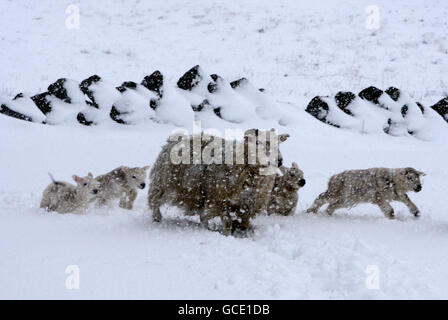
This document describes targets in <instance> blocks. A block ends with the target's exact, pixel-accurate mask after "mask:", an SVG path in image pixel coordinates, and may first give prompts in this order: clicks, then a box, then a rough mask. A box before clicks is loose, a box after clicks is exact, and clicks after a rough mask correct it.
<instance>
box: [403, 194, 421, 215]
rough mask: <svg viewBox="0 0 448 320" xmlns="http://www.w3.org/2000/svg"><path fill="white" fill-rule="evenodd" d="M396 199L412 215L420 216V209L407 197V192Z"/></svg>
mask: <svg viewBox="0 0 448 320" xmlns="http://www.w3.org/2000/svg"><path fill="white" fill-rule="evenodd" d="M398 201H401V202H403V203H404V204H405V205H406V206H407V207H408V209H409V211H410V212H411V213H412V214H413V215H414V216H416V217H418V216H420V210H418V208H417V206H416V205H415V204H414V203H413V202H412V201H411V199H409V197H408V195H407V194H404V195H402V196H400V197H399V198H398Z"/></svg>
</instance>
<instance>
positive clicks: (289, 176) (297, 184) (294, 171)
mask: <svg viewBox="0 0 448 320" xmlns="http://www.w3.org/2000/svg"><path fill="white" fill-rule="evenodd" d="M280 171H281V172H282V174H283V175H282V176H281V177H280V179H281V180H282V182H283V185H284V187H285V188H287V189H289V190H294V191H295V190H298V189H300V188H302V187H303V186H304V185H305V183H306V180H305V178H304V177H303V171H302V170H300V169H299V166H298V165H297V163H295V162H293V163H292V167H291V168H286V167H285V166H281V167H280Z"/></svg>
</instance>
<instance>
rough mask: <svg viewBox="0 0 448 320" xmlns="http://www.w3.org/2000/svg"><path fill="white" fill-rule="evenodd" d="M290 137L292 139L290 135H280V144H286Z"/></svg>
mask: <svg viewBox="0 0 448 320" xmlns="http://www.w3.org/2000/svg"><path fill="white" fill-rule="evenodd" d="M289 137H290V135H289V134H288V133H283V134H279V135H278V139H279V141H280V143H282V142H285V141H286V140H287V139H288V138H289Z"/></svg>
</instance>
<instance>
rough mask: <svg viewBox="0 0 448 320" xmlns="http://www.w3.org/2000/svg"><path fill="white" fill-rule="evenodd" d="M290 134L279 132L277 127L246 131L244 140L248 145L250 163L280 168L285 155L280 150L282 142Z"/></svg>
mask: <svg viewBox="0 0 448 320" xmlns="http://www.w3.org/2000/svg"><path fill="white" fill-rule="evenodd" d="M288 138H289V134H278V133H277V131H276V130H275V129H271V130H266V131H263V130H258V129H249V130H246V132H245V133H244V141H245V144H246V145H247V146H248V147H247V150H248V152H247V157H248V159H247V160H248V162H247V163H249V164H256V165H259V166H261V167H275V168H278V167H280V166H282V165H283V157H282V154H281V152H280V148H279V145H280V143H282V142H284V141H286V140H287V139H288Z"/></svg>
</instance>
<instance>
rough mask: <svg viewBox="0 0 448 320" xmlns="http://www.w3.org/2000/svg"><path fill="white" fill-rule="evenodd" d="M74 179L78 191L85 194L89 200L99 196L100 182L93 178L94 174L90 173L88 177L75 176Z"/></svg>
mask: <svg viewBox="0 0 448 320" xmlns="http://www.w3.org/2000/svg"><path fill="white" fill-rule="evenodd" d="M72 178H73V180H75V182H76V183H77V188H78V190H80V191H81V192H82V193H85V194H86V195H87V197H88V198H93V197H94V196H95V195H96V194H98V190H99V189H100V182H99V181H98V180H96V179H95V178H94V177H93V174H92V173H90V172H89V174H88V175H87V177H79V176H77V175H73V176H72Z"/></svg>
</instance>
